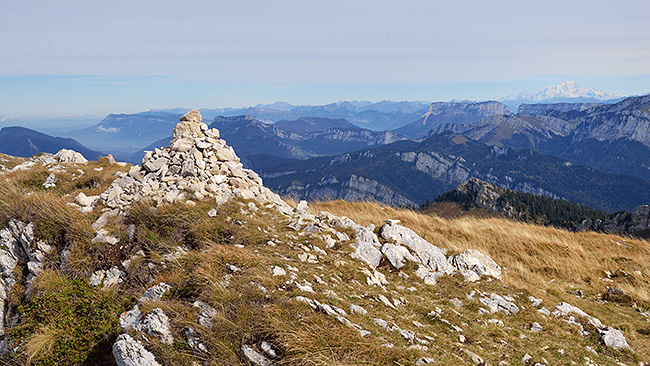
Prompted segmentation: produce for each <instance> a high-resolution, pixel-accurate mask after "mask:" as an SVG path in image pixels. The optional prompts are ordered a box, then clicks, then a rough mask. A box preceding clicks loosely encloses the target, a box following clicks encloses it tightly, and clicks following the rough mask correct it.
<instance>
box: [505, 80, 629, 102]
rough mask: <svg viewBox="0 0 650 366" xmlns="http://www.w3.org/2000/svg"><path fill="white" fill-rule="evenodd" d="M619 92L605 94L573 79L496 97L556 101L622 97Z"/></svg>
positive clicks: (528, 100) (511, 99)
mask: <svg viewBox="0 0 650 366" xmlns="http://www.w3.org/2000/svg"><path fill="white" fill-rule="evenodd" d="M622 97H623V95H622V94H620V93H614V94H607V93H605V92H603V91H601V90H597V89H592V88H583V87H581V86H579V85H578V84H577V83H576V82H575V81H565V82H563V83H562V84H558V85H549V86H547V87H546V88H544V89H541V90H537V91H535V92H532V93H531V92H522V93H519V94H517V95H510V96H508V97H505V98H498V99H497V100H500V101H515V100H516V101H526V102H546V101H557V100H561V99H578V98H581V99H593V100H597V101H605V100H609V99H616V98H622Z"/></svg>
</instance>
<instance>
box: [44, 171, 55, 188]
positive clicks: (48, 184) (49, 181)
mask: <svg viewBox="0 0 650 366" xmlns="http://www.w3.org/2000/svg"><path fill="white" fill-rule="evenodd" d="M57 181H58V179H57V178H56V175H54V173H50V175H48V176H47V178H45V182H43V188H53V187H56V182H57Z"/></svg>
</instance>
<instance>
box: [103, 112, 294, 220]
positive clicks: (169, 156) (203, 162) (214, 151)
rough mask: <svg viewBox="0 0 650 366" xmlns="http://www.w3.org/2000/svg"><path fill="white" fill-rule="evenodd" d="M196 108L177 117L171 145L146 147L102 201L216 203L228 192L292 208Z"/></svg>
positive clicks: (120, 205)
mask: <svg viewBox="0 0 650 366" xmlns="http://www.w3.org/2000/svg"><path fill="white" fill-rule="evenodd" d="M201 120H202V117H201V113H199V111H198V109H194V110H192V111H190V112H188V113H187V114H186V115H184V116H182V117H181V118H180V122H179V123H178V124H177V125H176V128H174V132H173V135H172V137H173V140H172V141H171V145H170V146H167V147H163V148H161V149H155V150H154V151H147V152H145V155H144V158H143V159H142V164H141V165H135V166H133V167H132V168H131V169H130V170H129V172H128V173H122V174H121V176H120V177H119V178H118V179H116V180H115V181H114V182H113V183H112V184H111V186H110V187H109V188H108V190H106V192H104V193H103V194H101V195H100V198H101V199H102V200H103V201H104V202H105V204H106V206H107V207H109V208H111V209H118V210H120V211H125V210H126V209H127V208H128V207H129V206H130V205H131V204H132V203H134V202H135V201H138V200H149V201H151V202H153V203H154V204H155V205H160V204H164V203H177V202H184V203H186V204H190V205H192V204H193V203H194V202H195V201H200V200H203V199H206V198H211V199H214V200H215V201H216V203H217V204H222V203H224V202H226V201H228V200H229V199H230V198H231V197H240V198H243V199H252V200H256V201H258V202H260V203H262V204H272V205H274V206H276V207H277V208H278V209H280V211H282V212H289V211H291V208H290V207H289V206H288V205H287V204H286V203H285V202H284V201H283V200H282V199H281V198H280V196H278V195H277V194H275V193H273V192H272V191H271V190H270V189H268V188H266V187H264V185H263V184H262V179H261V178H260V177H259V176H258V175H257V173H255V172H254V171H252V170H250V169H244V168H243V166H242V163H241V162H240V160H239V158H238V157H237V155H236V154H235V151H234V150H233V149H232V147H230V146H228V145H226V142H225V141H224V140H222V139H219V130H217V129H215V128H213V129H209V128H208V125H206V124H205V123H202V122H201Z"/></svg>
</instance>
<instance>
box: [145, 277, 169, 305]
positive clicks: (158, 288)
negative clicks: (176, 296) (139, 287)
mask: <svg viewBox="0 0 650 366" xmlns="http://www.w3.org/2000/svg"><path fill="white" fill-rule="evenodd" d="M171 288H172V287H171V286H169V285H168V284H166V283H164V282H161V283H159V284H157V285H155V286H152V287H150V288H149V289H147V291H145V292H144V294H143V295H142V297H140V299H139V300H138V303H145V302H149V301H160V300H162V297H163V295H164V294H165V292H169V290H171Z"/></svg>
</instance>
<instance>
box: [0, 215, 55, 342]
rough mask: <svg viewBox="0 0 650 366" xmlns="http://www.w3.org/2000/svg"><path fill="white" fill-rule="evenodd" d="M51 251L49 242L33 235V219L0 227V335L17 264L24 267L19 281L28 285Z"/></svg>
mask: <svg viewBox="0 0 650 366" xmlns="http://www.w3.org/2000/svg"><path fill="white" fill-rule="evenodd" d="M51 251H52V247H51V246H49V245H48V244H47V243H45V242H44V241H42V240H37V239H35V238H34V224H33V223H24V222H21V221H17V220H11V221H10V222H9V225H8V226H7V228H5V229H2V230H0V275H1V276H2V277H1V279H0V335H2V334H4V328H5V319H8V318H9V317H8V316H6V315H7V314H6V312H7V311H8V310H9V309H8V308H7V296H8V294H9V292H10V291H11V289H12V287H13V286H14V285H15V284H16V283H17V282H19V281H20V277H19V275H18V273H19V272H17V270H18V268H20V267H23V268H24V269H26V270H27V273H28V274H27V277H26V279H25V280H24V281H25V283H22V284H21V285H24V286H25V287H26V288H28V289H29V285H30V283H31V281H32V279H33V278H34V277H36V276H38V274H39V273H41V272H42V271H43V262H44V261H45V258H46V256H47V255H48V254H49V253H50V252H51ZM17 267H18V268H17ZM20 271H22V269H21V270H20Z"/></svg>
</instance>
